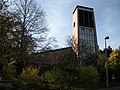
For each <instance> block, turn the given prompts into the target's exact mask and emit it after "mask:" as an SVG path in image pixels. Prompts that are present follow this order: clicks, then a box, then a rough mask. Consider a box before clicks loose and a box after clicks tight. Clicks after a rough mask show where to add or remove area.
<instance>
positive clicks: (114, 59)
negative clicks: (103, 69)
mask: <svg viewBox="0 0 120 90" xmlns="http://www.w3.org/2000/svg"><path fill="white" fill-rule="evenodd" d="M108 63H109V67H111V68H114V67H115V66H116V65H118V64H120V50H114V51H113V52H112V53H111V54H110V57H109V58H108Z"/></svg>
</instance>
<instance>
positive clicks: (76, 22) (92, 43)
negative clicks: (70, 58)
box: [72, 5, 98, 63]
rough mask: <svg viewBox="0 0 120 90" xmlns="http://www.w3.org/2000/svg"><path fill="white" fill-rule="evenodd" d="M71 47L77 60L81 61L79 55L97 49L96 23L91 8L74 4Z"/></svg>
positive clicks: (81, 55) (93, 51)
mask: <svg viewBox="0 0 120 90" xmlns="http://www.w3.org/2000/svg"><path fill="white" fill-rule="evenodd" d="M72 48H73V51H74V52H75V54H76V56H77V62H78V63H82V60H81V59H80V58H81V57H84V56H85V55H86V54H87V53H88V51H89V53H93V54H94V53H96V52H97V51H98V44H97V34H96V25H95V18H94V11H93V8H89V7H83V6H78V5H77V6H76V8H75V10H74V11H73V14H72Z"/></svg>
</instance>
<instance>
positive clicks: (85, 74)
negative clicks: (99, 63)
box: [77, 66, 99, 85]
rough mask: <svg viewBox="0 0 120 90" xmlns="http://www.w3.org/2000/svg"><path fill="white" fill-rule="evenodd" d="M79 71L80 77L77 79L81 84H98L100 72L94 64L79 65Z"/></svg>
mask: <svg viewBox="0 0 120 90" xmlns="http://www.w3.org/2000/svg"><path fill="white" fill-rule="evenodd" d="M78 72H79V77H77V79H78V82H79V83H80V84H81V85H87V84H96V83H97V82H98V81H99V73H98V72H97V70H96V68H94V67H92V66H88V67H84V66H81V67H79V69H78Z"/></svg>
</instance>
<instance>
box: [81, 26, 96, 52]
mask: <svg viewBox="0 0 120 90" xmlns="http://www.w3.org/2000/svg"><path fill="white" fill-rule="evenodd" d="M79 35H80V37H79V38H80V48H81V49H82V47H81V45H83V42H85V43H84V44H85V45H83V46H88V47H87V48H89V49H90V50H92V52H95V41H94V29H93V28H86V27H80V32H79ZM81 49H80V50H81Z"/></svg>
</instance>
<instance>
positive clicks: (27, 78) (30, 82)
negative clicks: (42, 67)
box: [18, 67, 40, 88]
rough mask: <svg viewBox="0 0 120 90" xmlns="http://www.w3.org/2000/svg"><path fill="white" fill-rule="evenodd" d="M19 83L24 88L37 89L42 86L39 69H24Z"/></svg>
mask: <svg viewBox="0 0 120 90" xmlns="http://www.w3.org/2000/svg"><path fill="white" fill-rule="evenodd" d="M18 83H19V84H20V86H22V87H24V88H36V87H38V86H39V84H40V78H39V76H38V69H37V68H33V67H28V68H26V69H23V71H22V73H21V74H20V76H19V77H18Z"/></svg>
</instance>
